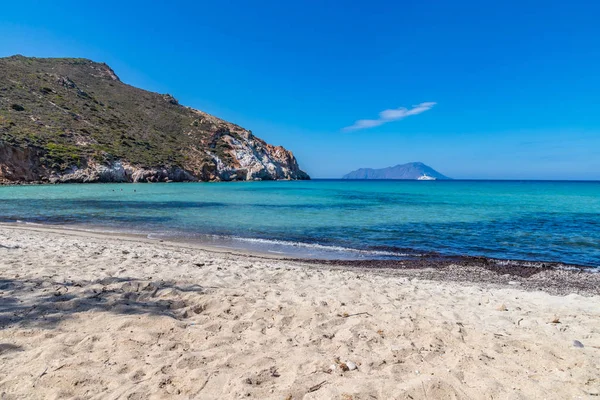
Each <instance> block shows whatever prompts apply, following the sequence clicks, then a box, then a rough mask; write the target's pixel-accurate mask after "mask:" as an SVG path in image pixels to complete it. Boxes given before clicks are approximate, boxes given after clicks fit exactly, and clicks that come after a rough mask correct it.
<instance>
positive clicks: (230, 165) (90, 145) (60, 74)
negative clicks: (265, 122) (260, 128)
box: [0, 56, 310, 183]
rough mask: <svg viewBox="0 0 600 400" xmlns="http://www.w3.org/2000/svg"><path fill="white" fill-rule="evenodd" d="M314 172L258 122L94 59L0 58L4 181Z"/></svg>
mask: <svg viewBox="0 0 600 400" xmlns="http://www.w3.org/2000/svg"><path fill="white" fill-rule="evenodd" d="M273 179H310V178H309V176H308V175H307V174H306V173H305V172H303V171H302V170H301V169H300V168H299V166H298V163H297V161H296V159H295V157H294V155H293V154H292V153H291V152H290V151H288V150H286V149H285V148H283V147H280V146H272V145H270V144H268V143H266V142H265V141H263V140H261V139H259V138H257V137H256V136H254V135H253V134H252V132H251V131H249V130H246V129H244V128H242V127H240V126H238V125H235V124H232V123H229V122H226V121H223V120H221V119H219V118H216V117H214V116H212V115H209V114H206V113H204V112H202V111H199V110H194V109H192V108H189V107H185V106H182V105H180V104H179V102H178V101H177V100H176V99H175V98H174V97H173V96H171V95H168V94H158V93H152V92H148V91H145V90H142V89H138V88H135V87H133V86H130V85H127V84H124V83H123V82H121V81H120V79H119V78H118V76H117V75H116V74H115V72H114V71H113V70H112V69H111V68H110V67H109V66H108V65H106V64H102V63H96V62H93V61H90V60H86V59H71V58H56V59H50V58H47V59H44V58H28V57H22V56H13V57H7V58H0V182H4V183H6V182H161V181H231V180H273Z"/></svg>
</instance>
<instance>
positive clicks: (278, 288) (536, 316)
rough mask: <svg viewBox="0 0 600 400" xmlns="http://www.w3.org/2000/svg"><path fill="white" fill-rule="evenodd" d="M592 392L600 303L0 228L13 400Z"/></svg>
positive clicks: (598, 366) (5, 351)
mask: <svg viewBox="0 0 600 400" xmlns="http://www.w3.org/2000/svg"><path fill="white" fill-rule="evenodd" d="M502 305H504V306H505V308H506V311H501V310H499V308H502V307H501V306H502ZM367 313H368V314H367ZM555 317H558V318H559V320H560V323H551V321H552V320H553V319H554V318H555ZM573 340H579V341H580V342H581V343H583V345H584V346H585V347H584V348H577V347H575V346H573ZM336 359H339V360H340V361H342V362H343V361H351V362H353V363H355V364H356V365H357V366H358V368H357V369H356V370H351V371H342V370H341V369H340V367H339V366H337V367H336V368H335V369H333V370H332V366H333V365H335V364H336V363H335V361H334V360H336ZM321 383H322V385H321V386H318V385H319V384H321ZM311 389H312V391H311ZM598 394H600V297H598V296H596V297H582V296H579V295H569V296H565V297H556V296H551V295H549V294H546V293H542V292H524V291H520V290H518V289H515V288H494V287H484V286H481V285H480V286H478V285H475V284H472V285H459V284H456V283H440V282H428V281H416V280H412V281H410V280H408V279H406V278H393V277H384V276H380V275H376V274H372V273H365V272H359V273H356V272H353V271H351V270H328V269H325V268H320V267H315V266H308V265H301V264H298V263H292V262H290V261H282V260H270V259H265V258H256V257H249V256H247V257H244V256H239V255H231V254H225V253H215V252H210V251H205V250H201V249H195V248H191V247H189V246H188V247H185V246H182V245H177V244H172V243H171V244H170V243H149V242H148V241H139V240H138V241H136V240H135V239H127V238H121V237H115V238H110V237H102V236H99V235H82V234H74V233H57V232H52V231H50V230H41V229H33V230H32V229H25V228H18V227H7V226H0V398H1V399H11V398H39V399H42V398H43V399H52V398H96V399H112V398H126V399H146V398H155V399H159V398H170V397H173V398H184V399H187V398H198V399H229V398H257V399H280V400H283V399H467V398H469V399H572V398H588V397H590V398H591V397H592V396H594V397H593V398H597V397H595V396H597V395H598Z"/></svg>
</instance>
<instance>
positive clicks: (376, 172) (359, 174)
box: [342, 162, 451, 180]
mask: <svg viewBox="0 0 600 400" xmlns="http://www.w3.org/2000/svg"><path fill="white" fill-rule="evenodd" d="M424 174H427V175H429V176H431V177H433V178H436V179H439V180H446V179H451V178H448V177H447V176H445V175H442V174H440V173H439V172H437V171H436V170H434V169H433V168H431V167H430V166H428V165H425V164H423V163H421V162H412V163H408V164H400V165H396V166H395V167H388V168H381V169H373V168H360V169H357V170H356V171H352V172H350V173H348V174H346V175H344V176H343V177H342V179H418V178H419V177H420V176H423V175H424Z"/></svg>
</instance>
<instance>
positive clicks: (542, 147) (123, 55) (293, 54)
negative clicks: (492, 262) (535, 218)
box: [0, 0, 600, 179]
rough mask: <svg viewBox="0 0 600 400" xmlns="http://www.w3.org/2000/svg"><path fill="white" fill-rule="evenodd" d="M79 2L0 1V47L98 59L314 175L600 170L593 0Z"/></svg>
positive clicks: (542, 175) (598, 173) (520, 175)
mask: <svg viewBox="0 0 600 400" xmlns="http://www.w3.org/2000/svg"><path fill="white" fill-rule="evenodd" d="M86 3H89V2H82V1H27V0H23V1H19V2H16V1H11V2H6V4H3V5H2V12H1V13H0V56H8V55H13V54H23V55H27V56H38V57H58V56H69V57H86V58H91V59H93V60H96V61H104V62H106V63H108V64H109V65H110V66H111V67H113V69H114V70H115V71H116V72H117V74H118V75H119V76H120V77H121V79H122V80H123V81H124V82H126V83H129V84H131V85H134V86H138V87H141V88H144V89H147V90H152V91H156V92H161V93H171V94H173V95H174V96H175V97H176V98H177V99H178V100H179V101H180V102H181V103H182V104H185V105H189V106H192V107H195V108H198V109H201V110H204V111H207V112H209V113H212V114H214V115H216V116H219V117H221V118H224V119H226V120H229V121H232V122H235V123H238V124H240V125H242V126H244V127H246V128H247V129H251V130H252V131H253V132H254V133H255V134H256V135H257V136H259V137H261V138H263V139H265V140H267V141H268V142H270V143H273V144H280V145H283V146H285V147H287V148H289V149H291V150H292V151H293V152H294V153H295V154H296V156H297V158H298V159H299V161H300V164H301V166H302V167H303V168H304V169H305V170H307V172H309V173H310V174H311V175H312V176H313V177H316V178H326V177H339V176H341V175H342V174H344V173H346V172H348V171H350V170H353V169H356V168H359V167H386V166H391V165H395V164H399V163H404V162H409V161H422V162H425V163H427V164H429V165H431V166H432V167H434V168H436V169H438V170H439V171H440V172H442V173H444V174H446V175H449V176H452V177H455V178H507V179H600V46H599V45H598V43H599V42H600V24H599V23H598V17H599V16H600V3H598V2H593V1H589V0H587V1H578V0H574V1H569V2H564V1H554V0H548V1H518V2H517V1H510V0H509V1H503V2H488V1H480V0H479V1H459V0H455V1H433V2H407V1H376V0H373V1H368V2H367V1H364V2H353V1H326V0H321V1H312V0H309V1H303V2H283V1H252V2H250V1H246V2H242V1H218V2H216V1H211V2H204V1H170V2H166V1H161V2H149V1H144V2H141V1H140V2H137V1H120V2H115V1H111V0H105V1H103V2H100V3H98V2H93V3H89V5H88V4H86ZM361 120H363V121H362V122H360V121H361ZM357 121H359V122H357ZM365 121H366V122H365Z"/></svg>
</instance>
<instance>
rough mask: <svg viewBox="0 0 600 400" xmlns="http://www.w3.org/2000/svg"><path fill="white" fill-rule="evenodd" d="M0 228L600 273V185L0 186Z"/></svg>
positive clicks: (336, 255) (303, 253) (333, 255)
mask: <svg viewBox="0 0 600 400" xmlns="http://www.w3.org/2000/svg"><path fill="white" fill-rule="evenodd" d="M0 221H4V222H17V221H20V222H22V223H42V224H60V225H68V226H71V227H78V228H81V229H92V230H100V231H120V232H129V233H139V234H144V235H148V237H150V238H156V239H161V238H167V239H169V238H171V239H179V240H190V241H200V242H204V243H209V244H212V245H215V246H224V247H231V248H240V249H250V250H258V251H262V252H271V253H276V254H285V255H292V256H299V257H316V258H330V259H336V258H339V259H354V258H361V259H364V258H402V257H418V256H421V255H427V254H431V253H438V254H441V255H448V256H453V255H471V256H485V257H492V258H500V259H518V260H531V261H556V262H562V263H570V264H579V265H586V266H593V267H598V266H600V182H548V181H544V182H532V181H344V180H313V181H278V182H266V181H265V182H228V183H164V184H69V185H38V186H3V187H0Z"/></svg>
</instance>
